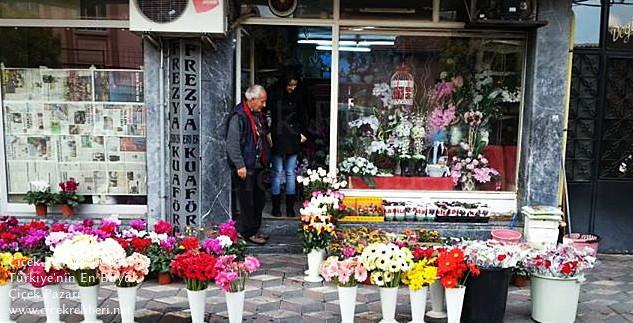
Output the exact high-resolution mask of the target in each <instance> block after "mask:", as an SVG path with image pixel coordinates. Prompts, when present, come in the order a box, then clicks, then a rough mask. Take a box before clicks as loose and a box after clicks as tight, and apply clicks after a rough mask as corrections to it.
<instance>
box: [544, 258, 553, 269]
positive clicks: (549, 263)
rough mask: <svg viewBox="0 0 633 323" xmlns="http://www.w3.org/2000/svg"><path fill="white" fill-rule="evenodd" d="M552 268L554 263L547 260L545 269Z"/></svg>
mask: <svg viewBox="0 0 633 323" xmlns="http://www.w3.org/2000/svg"><path fill="white" fill-rule="evenodd" d="M551 266H552V262H551V261H550V260H549V259H546V260H545V268H546V269H549V267H551Z"/></svg>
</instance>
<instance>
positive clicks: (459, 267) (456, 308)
mask: <svg viewBox="0 0 633 323" xmlns="http://www.w3.org/2000/svg"><path fill="white" fill-rule="evenodd" d="M437 273H438V277H439V278H440V281H441V282H442V285H443V286H444V288H445V295H446V312H447V315H448V323H459V322H461V316H462V306H463V305H464V295H465V293H466V282H467V281H468V278H469V277H470V276H477V275H479V269H478V268H477V266H476V265H475V264H474V263H472V262H469V261H467V259H466V257H465V255H464V252H463V251H462V250H461V249H460V248H452V249H450V250H447V251H444V252H441V253H440V255H439V256H438V258H437Z"/></svg>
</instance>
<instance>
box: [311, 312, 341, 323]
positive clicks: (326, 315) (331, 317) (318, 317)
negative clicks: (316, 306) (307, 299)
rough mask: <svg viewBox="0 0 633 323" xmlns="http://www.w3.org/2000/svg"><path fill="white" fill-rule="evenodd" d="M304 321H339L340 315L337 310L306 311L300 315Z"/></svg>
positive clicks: (327, 322)
mask: <svg viewBox="0 0 633 323" xmlns="http://www.w3.org/2000/svg"><path fill="white" fill-rule="evenodd" d="M301 318H302V320H303V322H304V323H339V322H341V316H340V315H339V313H338V312H330V311H322V312H314V313H306V314H303V316H302V317H301Z"/></svg>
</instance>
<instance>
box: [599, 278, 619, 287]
mask: <svg viewBox="0 0 633 323" xmlns="http://www.w3.org/2000/svg"><path fill="white" fill-rule="evenodd" d="M591 284H593V285H600V286H609V287H613V286H618V285H622V284H624V282H621V281H614V280H599V281H594V282H591Z"/></svg>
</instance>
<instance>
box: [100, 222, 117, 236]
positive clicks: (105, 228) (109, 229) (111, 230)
mask: <svg viewBox="0 0 633 323" xmlns="http://www.w3.org/2000/svg"><path fill="white" fill-rule="evenodd" d="M99 230H101V231H103V232H104V233H107V234H109V235H110V236H113V235H114V234H115V232H116V226H115V225H112V224H106V225H102V226H101V227H99Z"/></svg>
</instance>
